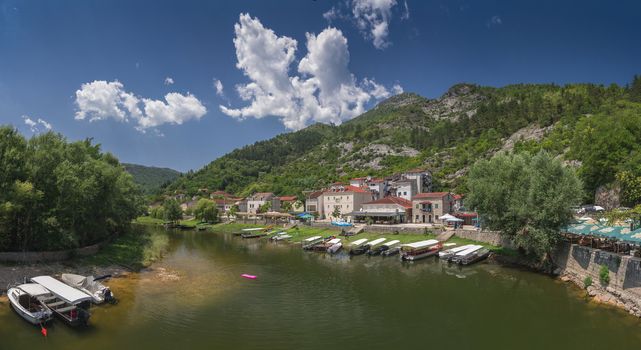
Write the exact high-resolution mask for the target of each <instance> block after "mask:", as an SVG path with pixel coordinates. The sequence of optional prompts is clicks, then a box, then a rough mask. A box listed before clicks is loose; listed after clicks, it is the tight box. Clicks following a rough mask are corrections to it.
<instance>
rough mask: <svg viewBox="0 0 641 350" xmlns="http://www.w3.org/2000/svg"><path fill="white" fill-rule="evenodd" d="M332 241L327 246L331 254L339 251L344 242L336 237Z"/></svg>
mask: <svg viewBox="0 0 641 350" xmlns="http://www.w3.org/2000/svg"><path fill="white" fill-rule="evenodd" d="M330 242H332V243H331V245H330V246H329V247H328V248H327V252H328V253H330V254H334V253H336V252H337V251H339V250H340V249H341V248H342V247H343V243H342V242H341V239H340V238H334V239H332V240H331V241H330ZM328 243H329V242H328Z"/></svg>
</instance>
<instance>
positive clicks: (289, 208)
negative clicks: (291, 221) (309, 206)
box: [280, 202, 292, 213]
mask: <svg viewBox="0 0 641 350" xmlns="http://www.w3.org/2000/svg"><path fill="white" fill-rule="evenodd" d="M280 209H281V210H282V211H283V212H285V213H289V212H290V211H292V202H283V204H282V205H281V206H280Z"/></svg>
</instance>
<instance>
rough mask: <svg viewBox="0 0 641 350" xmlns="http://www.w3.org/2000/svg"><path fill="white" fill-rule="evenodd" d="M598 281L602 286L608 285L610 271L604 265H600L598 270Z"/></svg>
mask: <svg viewBox="0 0 641 350" xmlns="http://www.w3.org/2000/svg"><path fill="white" fill-rule="evenodd" d="M599 280H600V281H601V284H603V285H606V284H608V283H610V270H609V269H608V267H607V266H606V265H601V269H600V270H599Z"/></svg>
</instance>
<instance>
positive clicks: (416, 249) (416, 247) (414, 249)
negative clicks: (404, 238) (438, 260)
mask: <svg viewBox="0 0 641 350" xmlns="http://www.w3.org/2000/svg"><path fill="white" fill-rule="evenodd" d="M441 248H443V244H442V243H441V242H439V241H437V240H435V239H428V240H426V241H419V242H414V243H409V244H404V245H403V246H402V247H401V251H400V253H401V261H402V260H407V261H414V260H419V259H424V258H427V257H429V256H432V255H435V254H437V253H438V252H439V250H441Z"/></svg>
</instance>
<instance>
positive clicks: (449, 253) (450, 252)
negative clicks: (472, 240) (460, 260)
mask: <svg viewBox="0 0 641 350" xmlns="http://www.w3.org/2000/svg"><path fill="white" fill-rule="evenodd" d="M472 246H473V245H472V244H467V245H462V246H460V247H454V248H451V249H448V250H443V251H440V252H438V257H439V259H445V260H447V259H449V258H450V257H452V256H454V254H456V253H458V252H461V251H464V250H466V249H468V248H470V247H472Z"/></svg>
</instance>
